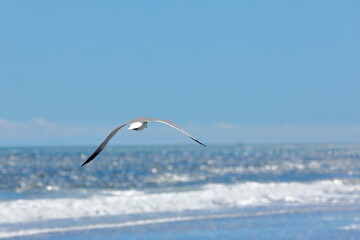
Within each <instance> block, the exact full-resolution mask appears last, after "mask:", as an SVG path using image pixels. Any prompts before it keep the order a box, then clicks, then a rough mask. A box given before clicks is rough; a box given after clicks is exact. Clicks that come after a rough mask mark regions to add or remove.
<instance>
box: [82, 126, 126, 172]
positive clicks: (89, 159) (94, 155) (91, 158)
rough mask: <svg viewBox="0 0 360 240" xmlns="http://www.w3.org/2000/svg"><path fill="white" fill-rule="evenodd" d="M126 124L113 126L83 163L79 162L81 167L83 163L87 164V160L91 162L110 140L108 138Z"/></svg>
mask: <svg viewBox="0 0 360 240" xmlns="http://www.w3.org/2000/svg"><path fill="white" fill-rule="evenodd" d="M127 124H128V122H127V123H125V124H123V125H121V126H119V127H117V128H115V129H114V130H112V132H111V133H110V134H109V135H108V136H107V137H106V139H105V140H104V141H103V142H102V143H101V144H100V146H99V147H98V148H97V149H96V150H95V152H94V153H93V154H91V156H90V157H89V158H88V159H87V160H86V161H85V162H84V163H83V164H81V167H83V166H84V165H86V164H88V163H89V162H91V161H92V160H93V159H94V158H95V157H96V156H97V155H98V154H99V153H100V152H101V151H102V150H103V149H104V148H105V146H106V145H107V144H108V142H109V141H110V139H111V138H112V137H113V136H114V135H115V134H116V133H117V132H118V131H119V130H120V129H121V128H123V127H124V126H126V125H127Z"/></svg>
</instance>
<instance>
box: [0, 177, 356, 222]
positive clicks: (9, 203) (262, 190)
mask: <svg viewBox="0 0 360 240" xmlns="http://www.w3.org/2000/svg"><path fill="white" fill-rule="evenodd" d="M78 191H80V190H78ZM82 191H86V192H87V195H84V196H82V197H66V195H64V196H58V197H55V198H54V197H49V198H47V197H42V198H33V199H19V200H6V201H2V202H0V216H2V217H1V218H0V224H7V223H10V224H11V223H13V224H15V223H26V222H27V223H28V222H36V221H44V220H55V219H68V218H82V217H100V216H115V215H127V214H141V213H164V212H178V211H191V210H208V209H209V210H211V209H214V210H216V209H221V208H223V209H224V208H225V209H226V208H233V207H252V206H267V205H271V204H273V205H276V204H278V205H279V204H286V205H297V206H301V205H308V204H354V203H360V194H359V193H360V184H359V183H356V182H353V183H351V182H345V181H343V180H338V179H335V180H323V181H314V182H308V183H304V182H270V183H259V182H244V183H237V184H230V185H224V184H208V185H204V186H202V187H199V188H198V189H183V190H181V191H176V192H174V191H158V192H154V191H140V190H127V191H118V190H89V189H87V190H82ZM70 196H73V195H70Z"/></svg>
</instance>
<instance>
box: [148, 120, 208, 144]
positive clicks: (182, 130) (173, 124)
mask: <svg viewBox="0 0 360 240" xmlns="http://www.w3.org/2000/svg"><path fill="white" fill-rule="evenodd" d="M148 121H150V122H161V123H165V124H167V125H169V126H170V127H173V128H175V129H176V130H179V131H180V132H182V133H183V134H185V135H186V136H188V137H189V138H191V139H192V140H194V141H195V142H197V143H199V144H201V145H203V146H204V147H206V145H205V144H203V143H202V142H200V141H199V140H197V139H196V138H194V137H193V136H191V135H190V134H189V133H187V132H186V131H185V130H184V129H182V128H181V127H179V126H177V125H176V124H175V123H173V122H170V121H168V120H164V119H160V118H149V119H148Z"/></svg>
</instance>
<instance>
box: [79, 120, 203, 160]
mask: <svg viewBox="0 0 360 240" xmlns="http://www.w3.org/2000/svg"><path fill="white" fill-rule="evenodd" d="M148 122H160V123H165V124H167V125H169V126H170V127H173V128H175V129H176V130H179V131H180V132H182V133H183V134H185V135H186V136H188V137H189V138H191V139H192V140H194V141H195V142H197V143H199V144H201V145H203V146H204V147H206V145H205V144H203V143H201V142H200V141H199V140H197V139H195V138H194V137H193V136H191V135H190V134H189V133H187V132H186V131H185V130H184V129H182V128H181V127H179V126H177V125H175V123H173V122H170V121H167V120H164V119H159V118H148V117H137V118H135V119H133V120H131V121H129V122H127V123H124V124H122V125H120V126H118V127H117V128H115V129H114V130H112V132H111V133H110V134H109V135H108V136H107V137H106V138H105V140H104V141H103V142H102V143H101V144H100V146H99V147H98V148H97V149H96V150H95V152H94V153H93V154H92V155H91V156H90V157H89V158H88V159H87V160H86V161H85V162H84V163H83V164H82V165H81V167H83V166H84V165H85V164H87V163H89V162H90V161H92V160H93V159H94V158H95V157H96V156H97V155H98V154H99V153H100V152H101V151H102V150H103V149H104V148H105V146H106V144H108V142H109V141H110V139H111V138H112V137H113V136H114V135H115V134H116V133H117V132H118V131H119V130H120V129H121V128H123V127H125V126H126V125H128V124H130V126H129V128H128V129H130V130H134V131H141V130H143V129H144V128H147V123H148Z"/></svg>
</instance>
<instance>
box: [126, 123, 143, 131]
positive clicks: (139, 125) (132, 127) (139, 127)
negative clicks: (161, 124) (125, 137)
mask: <svg viewBox="0 0 360 240" xmlns="http://www.w3.org/2000/svg"><path fill="white" fill-rule="evenodd" d="M146 127H147V122H133V123H131V124H130V127H129V128H128V129H130V130H135V131H140V130H143V129H144V128H146Z"/></svg>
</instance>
